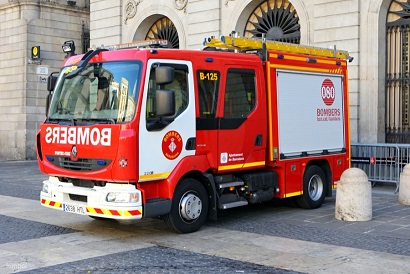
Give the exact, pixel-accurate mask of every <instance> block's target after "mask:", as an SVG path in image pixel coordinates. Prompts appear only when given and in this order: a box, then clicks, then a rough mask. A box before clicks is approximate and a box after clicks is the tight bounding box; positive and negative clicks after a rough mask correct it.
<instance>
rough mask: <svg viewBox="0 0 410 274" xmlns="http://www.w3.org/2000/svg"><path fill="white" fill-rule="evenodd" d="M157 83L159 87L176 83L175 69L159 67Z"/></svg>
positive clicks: (156, 71)
mask: <svg viewBox="0 0 410 274" xmlns="http://www.w3.org/2000/svg"><path fill="white" fill-rule="evenodd" d="M155 81H156V82H157V85H167V84H171V83H172V82H173V81H174V68H172V67H167V66H164V67H157V68H156V69H155Z"/></svg>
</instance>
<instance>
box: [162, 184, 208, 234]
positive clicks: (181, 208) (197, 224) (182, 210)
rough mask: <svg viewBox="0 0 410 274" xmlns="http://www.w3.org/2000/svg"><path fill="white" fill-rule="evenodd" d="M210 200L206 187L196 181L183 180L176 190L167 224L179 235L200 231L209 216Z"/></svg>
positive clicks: (165, 218) (166, 220) (166, 216)
mask: <svg viewBox="0 0 410 274" xmlns="http://www.w3.org/2000/svg"><path fill="white" fill-rule="evenodd" d="M208 209H209V200H208V194H207V192H206V190H205V188H204V186H203V185H202V184H201V183H200V182H198V181H197V180H195V179H184V180H182V181H181V182H180V183H179V184H178V185H177V188H176V189H175V192H174V197H173V199H172V206H171V211H170V212H169V213H168V214H167V215H165V216H164V221H165V224H166V225H167V226H168V227H170V228H171V229H173V230H175V231H176V232H178V233H191V232H195V231H197V230H199V229H200V228H201V226H202V225H203V224H204V223H205V221H206V218H207V216H208Z"/></svg>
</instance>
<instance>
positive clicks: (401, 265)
mask: <svg viewBox="0 0 410 274" xmlns="http://www.w3.org/2000/svg"><path fill="white" fill-rule="evenodd" d="M0 174H1V175H0V186H1V187H0V232H1V233H0V273H14V272H22V273H349V274H350V273H410V207H409V206H403V205H399V204H398V203H397V194H394V187H393V186H376V187H374V188H373V190H372V196H373V198H372V199H373V219H372V220H371V221H368V222H343V221H338V220H336V219H335V218H334V210H335V197H333V198H328V199H326V201H325V204H324V205H323V206H322V207H321V208H319V209H317V210H302V209H299V208H294V207H290V206H286V205H285V204H284V203H283V202H281V201H274V202H271V203H266V204H262V205H253V206H247V207H241V208H235V209H231V210H228V211H224V212H222V213H221V214H220V216H219V220H218V221H209V222H207V223H206V225H205V226H204V227H203V228H202V229H201V230H200V231H198V232H196V233H192V234H187V235H179V234H175V233H173V232H172V231H169V230H168V229H167V228H166V227H165V225H164V224H163V222H162V221H161V220H156V219H147V220H140V221H132V222H131V221H127V222H125V221H122V222H119V221H111V220H106V221H100V220H93V219H91V218H88V217H85V216H80V215H75V214H67V213H63V212H59V211H55V210H51V209H47V208H44V207H41V206H40V203H39V201H38V200H39V191H40V189H41V181H42V180H43V179H45V178H46V176H45V175H43V174H41V173H40V172H39V171H38V168H37V165H36V162H34V161H25V162H7V161H0Z"/></svg>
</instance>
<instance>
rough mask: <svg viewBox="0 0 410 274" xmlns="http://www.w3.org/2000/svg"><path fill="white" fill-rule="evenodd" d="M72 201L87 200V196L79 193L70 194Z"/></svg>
mask: <svg viewBox="0 0 410 274" xmlns="http://www.w3.org/2000/svg"><path fill="white" fill-rule="evenodd" d="M68 196H69V197H70V200H71V201H78V202H85V203H86V202H87V196H83V195H77V194H68Z"/></svg>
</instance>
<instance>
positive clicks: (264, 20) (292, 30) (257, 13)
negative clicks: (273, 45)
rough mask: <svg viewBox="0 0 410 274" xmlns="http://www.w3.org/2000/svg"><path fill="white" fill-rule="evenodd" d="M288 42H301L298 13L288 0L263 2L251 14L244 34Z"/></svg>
mask: <svg viewBox="0 0 410 274" xmlns="http://www.w3.org/2000/svg"><path fill="white" fill-rule="evenodd" d="M262 34H265V37H266V39H268V40H276V41H281V42H288V43H295V44H299V43H300V25H299V17H298V14H297V12H296V10H295V8H294V7H293V5H292V4H291V3H290V2H289V1H288V0H268V1H264V2H262V4H260V5H259V6H258V7H257V8H256V9H255V10H254V11H253V12H252V14H251V16H249V19H248V21H247V23H246V26H245V31H244V36H245V37H251V38H260V37H262Z"/></svg>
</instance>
